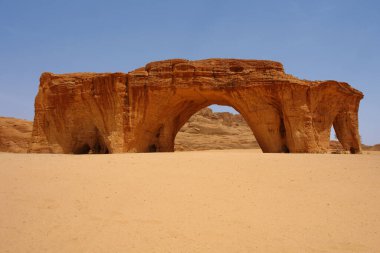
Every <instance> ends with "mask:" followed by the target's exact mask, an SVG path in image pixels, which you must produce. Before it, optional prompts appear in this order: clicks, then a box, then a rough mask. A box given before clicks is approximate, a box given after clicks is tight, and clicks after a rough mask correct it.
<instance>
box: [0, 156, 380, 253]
mask: <svg viewBox="0 0 380 253" xmlns="http://www.w3.org/2000/svg"><path fill="white" fill-rule="evenodd" d="M379 182H380V154H379V153H378V152H377V153H376V152H371V153H368V152H366V153H365V154H363V155H316V154H263V153H259V152H257V151H252V150H244V151H243V150H230V151H197V152H175V153H149V154H117V155H80V156H74V155H43V154H38V155H37V154H10V153H0V203H1V205H0V252H12V253H16V252H23V253H24V252H91V253H95V252H218V253H219V252H276V253H278V252H363V253H365V252H368V253H373V252H380V239H379V238H380V216H379V210H380V187H379Z"/></svg>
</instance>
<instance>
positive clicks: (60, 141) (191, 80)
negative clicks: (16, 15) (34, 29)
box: [30, 59, 363, 154]
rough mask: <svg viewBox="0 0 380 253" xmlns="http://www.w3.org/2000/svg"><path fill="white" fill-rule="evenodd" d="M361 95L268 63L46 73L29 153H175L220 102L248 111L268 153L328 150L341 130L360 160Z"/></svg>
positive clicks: (178, 62) (162, 64) (164, 64)
mask: <svg viewBox="0 0 380 253" xmlns="http://www.w3.org/2000/svg"><path fill="white" fill-rule="evenodd" d="M362 98H363V94H362V93H361V92H360V91H357V90H355V89H353V88H352V87H351V86H350V85H348V84H347V83H343V82H337V81H306V80H300V79H297V78H295V77H293V76H291V75H288V74H286V73H285V72H284V69H283V66H282V64H281V63H279V62H273V61H263V60H237V59H208V60H200V61H188V60H182V59H173V60H166V61H159V62H152V63H149V64H147V65H146V66H145V67H143V68H139V69H136V70H134V71H132V72H129V73H128V74H123V73H113V74H111V73H103V74H95V73H75V74H62V75H57V74H52V73H44V74H42V76H41V80H40V87H39V91H38V95H37V97H36V101H35V119H34V127H33V134H32V143H31V149H30V151H31V152H52V153H74V154H81V153H91V152H92V153H120V152H165V151H174V140H175V137H176V135H177V133H178V131H179V130H180V129H181V127H182V126H183V125H184V124H185V123H186V122H187V121H188V119H189V118H190V117H191V116H192V115H193V114H195V113H196V112H197V111H199V110H200V109H202V108H204V107H207V106H209V105H211V104H219V105H228V106H231V107H233V108H235V109H236V110H237V111H239V112H240V113H241V115H242V116H243V117H244V119H245V120H246V122H247V124H248V125H249V127H250V129H251V130H252V132H253V134H254V136H255V137H256V140H257V142H258V144H259V145H260V147H261V149H262V150H263V152H294V153H297V152H310V153H324V152H327V151H328V150H329V140H330V138H329V137H330V129H331V126H332V125H333V126H334V128H335V132H336V134H337V137H338V139H339V141H340V142H341V144H342V146H343V148H344V149H345V150H348V151H350V152H351V153H360V151H361V146H360V138H359V132H358V108H359V103H360V100H361V99H362Z"/></svg>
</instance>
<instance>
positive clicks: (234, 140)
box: [175, 108, 260, 151]
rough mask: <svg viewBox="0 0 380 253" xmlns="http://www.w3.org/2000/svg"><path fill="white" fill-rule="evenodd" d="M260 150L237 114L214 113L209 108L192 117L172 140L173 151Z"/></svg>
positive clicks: (247, 127)
mask: <svg viewBox="0 0 380 253" xmlns="http://www.w3.org/2000/svg"><path fill="white" fill-rule="evenodd" d="M259 148H260V147H259V145H258V143H257V141H256V139H255V137H254V136H253V134H252V130H251V129H250V128H249V126H248V124H247V123H246V122H245V120H244V119H243V117H242V116H241V115H240V114H231V113H228V112H213V111H212V110H211V109H210V108H204V109H202V110H200V111H198V112H197V113H196V114H194V115H193V116H192V117H191V118H190V119H189V120H188V121H187V122H186V123H185V125H184V126H183V127H182V128H181V129H180V131H179V132H178V134H177V136H176V138H175V150H176V151H189V150H211V149H259Z"/></svg>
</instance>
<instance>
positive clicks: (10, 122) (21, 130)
mask: <svg viewBox="0 0 380 253" xmlns="http://www.w3.org/2000/svg"><path fill="white" fill-rule="evenodd" d="M32 124H33V123H32V122H31V121H27V120H22V119H15V118H6V117H0V152H12V153H26V152H27V150H28V147H29V142H30V138H31V136H32V128H33V125H32Z"/></svg>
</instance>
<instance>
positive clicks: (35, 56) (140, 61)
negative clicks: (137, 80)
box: [0, 0, 380, 144]
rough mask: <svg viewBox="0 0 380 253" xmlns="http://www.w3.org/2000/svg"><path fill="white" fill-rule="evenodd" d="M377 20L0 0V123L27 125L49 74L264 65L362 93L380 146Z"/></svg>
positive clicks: (339, 12)
mask: <svg viewBox="0 0 380 253" xmlns="http://www.w3.org/2000/svg"><path fill="white" fill-rule="evenodd" d="M379 13H380V1H377V0H372V1H366V0H362V1H356V0H355V1H350V0H344V1H343V0H342V1H336V0H329V1H325V0H320V1H305V0H304V1H301V0H298V1H297V0H294V1H286V0H284V1H273V0H268V1H252V0H251V1H241V0H234V1H220V0H219V1H217V0H214V1H211V0H193V1H180V0H176V1H172V0H167V1H166V0H161V1H157V0H156V1H152V0H145V1H140V0H135V1H132V0H131V1H112V0H108V1H99V0H91V1H90V0H75V1H71V0H65V1H63V0H61V1H58V0H46V1H42V0H34V1H28V0H24V1H19V0H12V1H10V0H8V1H6V0H0V115H1V116H12V117H18V118H24V119H29V120H32V119H33V115H34V106H33V104H34V97H35V95H36V94H37V90H38V83H39V76H40V74H41V73H42V72H46V71H48V72H54V73H67V72H118V71H120V72H128V71H131V70H133V69H135V68H138V67H141V66H144V65H145V64H146V63H148V62H150V61H155V60H163V59H169V58H186V59H191V60H196V59H204V58H213V57H220V58H246V59H269V60H275V61H280V62H282V63H283V64H284V67H285V71H286V72H287V73H290V74H293V75H295V76H297V77H299V78H303V79H309V80H331V79H332V80H338V81H344V82H348V83H349V84H351V85H352V86H353V87H354V88H356V89H359V90H360V91H362V92H363V93H364V95H365V97H364V99H363V100H362V102H361V107H360V112H359V117H360V121H359V127H360V132H361V135H362V139H363V142H364V143H366V144H374V143H380V131H379V130H378V129H379V126H380V113H379V112H378V111H379V110H380V87H379V85H380V75H379V74H378V72H379V69H380V49H379V44H380V15H379ZM213 109H214V110H224V108H219V107H213Z"/></svg>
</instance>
